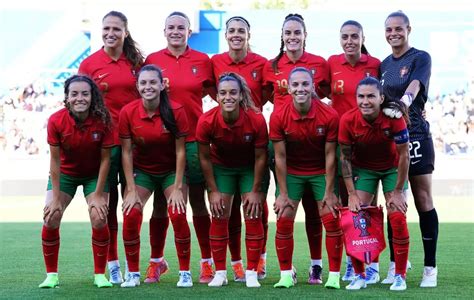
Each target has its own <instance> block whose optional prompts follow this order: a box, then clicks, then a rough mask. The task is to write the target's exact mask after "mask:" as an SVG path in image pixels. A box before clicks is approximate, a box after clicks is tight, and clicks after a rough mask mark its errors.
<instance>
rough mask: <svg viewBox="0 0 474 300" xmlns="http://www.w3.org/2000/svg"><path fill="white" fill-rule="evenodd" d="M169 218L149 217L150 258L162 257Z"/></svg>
mask: <svg viewBox="0 0 474 300" xmlns="http://www.w3.org/2000/svg"><path fill="white" fill-rule="evenodd" d="M169 224H170V218H168V217H166V218H155V217H151V218H150V246H151V258H160V257H163V251H164V249H165V241H166V234H167V232H168V226H169Z"/></svg>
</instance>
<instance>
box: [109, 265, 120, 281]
mask: <svg viewBox="0 0 474 300" xmlns="http://www.w3.org/2000/svg"><path fill="white" fill-rule="evenodd" d="M108 266H109V277H110V279H109V282H110V283H112V284H121V283H122V282H123V277H122V272H121V271H120V265H119V264H118V263H117V264H111V263H109V264H108Z"/></svg>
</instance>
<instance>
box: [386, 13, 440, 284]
mask: <svg viewBox="0 0 474 300" xmlns="http://www.w3.org/2000/svg"><path fill="white" fill-rule="evenodd" d="M410 32H411V26H410V21H409V19H408V17H407V16H406V15H405V14H404V13H403V12H401V11H397V12H394V13H391V14H390V15H389V16H388V17H387V19H386V20H385V39H386V40H387V42H388V43H389V45H390V46H391V47H392V54H391V55H389V56H388V57H387V58H385V59H384V60H383V62H382V64H381V66H380V73H381V74H382V77H381V82H382V85H383V91H384V95H385V99H386V100H389V101H401V102H402V103H404V104H405V106H407V107H409V114H410V121H411V124H410V125H409V126H408V131H409V132H410V146H409V147H410V159H411V160H410V170H409V173H408V176H409V180H410V186H411V191H412V194H413V198H414V199H415V206H416V210H417V211H418V215H419V218H420V229H421V235H422V240H423V249H424V252H425V261H424V265H425V267H424V271H423V279H422V280H421V284H420V287H436V285H437V276H438V269H437V267H436V245H437V242H438V215H437V213H436V209H435V208H434V205H433V197H432V193H431V182H432V178H431V174H432V173H433V170H434V160H435V154H434V147H433V140H432V138H431V133H430V127H429V123H428V122H427V121H426V120H425V119H424V118H423V116H422V112H423V110H424V107H425V103H426V100H427V99H428V87H429V82H430V76H431V57H430V55H429V54H428V53H427V52H425V51H421V50H418V49H415V48H413V47H411V46H410V44H409V42H408V36H409V34H410ZM384 112H385V111H384ZM394 112H397V110H392V109H388V111H387V113H389V114H390V115H391V116H392V117H393V116H394V115H395V113H394ZM388 236H389V243H390V240H391V236H392V233H391V230H389V231H388ZM391 245H392V243H390V246H391ZM393 259H394V256H393V247H392V246H391V247H390V261H391V266H390V269H389V272H388V275H387V278H386V279H385V280H384V281H382V283H387V284H388V283H391V282H393V274H394V273H393V271H394V269H393Z"/></svg>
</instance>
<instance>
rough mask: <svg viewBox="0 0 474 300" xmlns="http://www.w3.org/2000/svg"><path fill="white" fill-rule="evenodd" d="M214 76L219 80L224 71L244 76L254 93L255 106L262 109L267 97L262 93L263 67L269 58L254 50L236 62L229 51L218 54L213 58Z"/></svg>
mask: <svg viewBox="0 0 474 300" xmlns="http://www.w3.org/2000/svg"><path fill="white" fill-rule="evenodd" d="M211 61H212V69H213V71H214V78H215V80H216V82H219V76H220V75H221V74H222V73H224V72H235V73H237V74H239V75H240V76H242V77H243V78H244V79H245V81H246V82H247V85H248V87H249V89H250V92H251V93H252V100H253V102H254V103H255V106H257V107H258V108H260V109H262V107H263V105H264V104H265V102H264V101H265V99H263V95H262V86H263V85H262V84H263V76H262V72H263V67H264V65H265V63H266V62H267V59H266V58H264V57H263V56H260V55H258V54H256V53H253V52H248V53H247V56H246V57H245V58H244V59H243V60H242V61H240V62H238V63H235V62H234V61H233V60H232V58H231V57H230V56H229V52H225V53H221V54H216V55H214V56H213V57H212V58H211Z"/></svg>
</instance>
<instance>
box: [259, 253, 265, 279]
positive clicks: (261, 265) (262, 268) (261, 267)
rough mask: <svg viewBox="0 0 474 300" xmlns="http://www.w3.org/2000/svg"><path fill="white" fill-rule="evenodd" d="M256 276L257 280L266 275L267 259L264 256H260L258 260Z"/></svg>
mask: <svg viewBox="0 0 474 300" xmlns="http://www.w3.org/2000/svg"><path fill="white" fill-rule="evenodd" d="M257 276H258V280H262V279H265V277H267V259H266V258H264V257H260V260H259V261H258V266H257Z"/></svg>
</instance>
